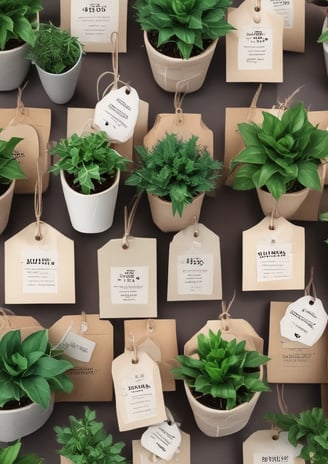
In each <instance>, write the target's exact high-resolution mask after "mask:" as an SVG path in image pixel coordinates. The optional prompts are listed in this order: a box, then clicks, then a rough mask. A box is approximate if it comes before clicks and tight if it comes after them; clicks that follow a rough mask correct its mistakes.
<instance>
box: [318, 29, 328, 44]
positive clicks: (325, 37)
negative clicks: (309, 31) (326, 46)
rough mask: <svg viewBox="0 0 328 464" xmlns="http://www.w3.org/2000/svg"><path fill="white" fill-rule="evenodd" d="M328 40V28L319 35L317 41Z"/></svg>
mask: <svg viewBox="0 0 328 464" xmlns="http://www.w3.org/2000/svg"><path fill="white" fill-rule="evenodd" d="M327 40H328V29H326V30H325V31H323V32H322V33H321V34H320V35H319V37H318V40H317V42H319V43H322V42H327Z"/></svg>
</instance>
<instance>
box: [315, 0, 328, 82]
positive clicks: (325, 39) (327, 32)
mask: <svg viewBox="0 0 328 464" xmlns="http://www.w3.org/2000/svg"><path fill="white" fill-rule="evenodd" d="M316 4H318V5H319V3H316ZM320 5H321V6H325V7H326V9H325V12H326V14H325V18H324V20H323V25H322V30H321V34H320V35H319V37H318V43H322V48H323V55H324V58H325V65H326V71H327V74H328V0H322V1H321V3H320Z"/></svg>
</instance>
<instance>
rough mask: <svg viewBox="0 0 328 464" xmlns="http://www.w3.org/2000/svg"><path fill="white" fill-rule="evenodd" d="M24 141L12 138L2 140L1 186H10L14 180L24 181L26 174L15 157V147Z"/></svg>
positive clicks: (0, 153) (0, 159)
mask: <svg viewBox="0 0 328 464" xmlns="http://www.w3.org/2000/svg"><path fill="white" fill-rule="evenodd" d="M21 140H22V139H21V138H19V137H11V138H10V139H9V140H8V141H6V140H0V184H9V183H10V182H11V181H12V180H13V179H23V178H24V177H25V174H24V172H23V170H22V168H21V167H20V164H19V162H18V161H17V159H16V158H15V156H14V153H15V147H16V145H17V144H18V143H19V142H20V141H21Z"/></svg>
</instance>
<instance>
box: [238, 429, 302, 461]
mask: <svg viewBox="0 0 328 464" xmlns="http://www.w3.org/2000/svg"><path fill="white" fill-rule="evenodd" d="M301 449H302V445H297V446H293V445H292V444H291V443H289V441H288V432H280V433H279V434H278V433H277V432H275V431H273V430H257V431H256V432H254V433H253V434H252V435H250V436H249V437H248V438H247V439H246V440H245V441H244V442H243V464H263V463H265V462H267V463H270V462H272V463H274V462H276V463H283V464H296V463H298V464H301V463H304V461H303V459H297V457H298V456H299V454H300V452H301Z"/></svg>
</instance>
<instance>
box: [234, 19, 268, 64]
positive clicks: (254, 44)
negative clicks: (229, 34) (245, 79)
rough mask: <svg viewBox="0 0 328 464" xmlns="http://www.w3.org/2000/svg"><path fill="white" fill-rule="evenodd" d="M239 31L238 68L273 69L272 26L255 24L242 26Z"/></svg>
mask: <svg viewBox="0 0 328 464" xmlns="http://www.w3.org/2000/svg"><path fill="white" fill-rule="evenodd" d="M238 32H239V40H238V69H240V70H256V69H258V70H261V69H272V66H273V63H272V56H273V55H272V49H273V35H272V28H271V27H262V26H261V25H255V26H253V27H249V26H247V27H242V28H241V29H239V30H238Z"/></svg>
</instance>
